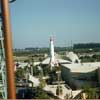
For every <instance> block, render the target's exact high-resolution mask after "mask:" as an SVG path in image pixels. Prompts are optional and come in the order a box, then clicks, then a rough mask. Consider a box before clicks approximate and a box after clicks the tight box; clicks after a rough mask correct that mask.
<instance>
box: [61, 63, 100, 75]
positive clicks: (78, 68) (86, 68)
mask: <svg viewBox="0 0 100 100" xmlns="http://www.w3.org/2000/svg"><path fill="white" fill-rule="evenodd" d="M62 66H64V67H66V68H68V69H70V71H71V72H79V73H88V72H92V71H94V70H96V69H97V68H98V67H99V66H100V62H94V63H79V64H77V63H74V64H62Z"/></svg>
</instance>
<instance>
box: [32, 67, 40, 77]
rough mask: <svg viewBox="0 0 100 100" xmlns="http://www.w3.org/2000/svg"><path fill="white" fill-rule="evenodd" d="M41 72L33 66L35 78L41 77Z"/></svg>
mask: <svg viewBox="0 0 100 100" xmlns="http://www.w3.org/2000/svg"><path fill="white" fill-rule="evenodd" d="M40 73H41V72H40V70H39V69H38V68H37V66H33V75H34V76H39V74H40Z"/></svg>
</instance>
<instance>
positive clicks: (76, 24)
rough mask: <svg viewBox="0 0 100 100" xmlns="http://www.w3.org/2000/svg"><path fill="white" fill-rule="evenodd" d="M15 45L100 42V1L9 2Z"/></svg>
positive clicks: (30, 45)
mask: <svg viewBox="0 0 100 100" xmlns="http://www.w3.org/2000/svg"><path fill="white" fill-rule="evenodd" d="M9 7H10V19H11V30H12V41H13V48H26V47H49V38H50V36H51V35H53V36H54V44H55V46H62V47H63V46H66V47H67V46H70V45H71V41H72V43H73V44H74V43H87V42H100V0H16V2H14V3H12V4H9Z"/></svg>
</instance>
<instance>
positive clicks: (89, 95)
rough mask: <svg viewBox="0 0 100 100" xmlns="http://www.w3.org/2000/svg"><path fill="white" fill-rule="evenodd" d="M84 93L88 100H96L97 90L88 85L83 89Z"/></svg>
mask: <svg viewBox="0 0 100 100" xmlns="http://www.w3.org/2000/svg"><path fill="white" fill-rule="evenodd" d="M83 89H84V92H85V93H86V94H87V99H96V96H97V93H96V89H95V88H91V87H90V86H88V85H86V86H84V87H83Z"/></svg>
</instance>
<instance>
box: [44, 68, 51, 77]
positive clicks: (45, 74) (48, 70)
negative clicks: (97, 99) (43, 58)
mask: <svg viewBox="0 0 100 100" xmlns="http://www.w3.org/2000/svg"><path fill="white" fill-rule="evenodd" d="M42 68H43V75H44V76H47V75H48V74H49V72H50V66H43V67H42Z"/></svg>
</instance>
